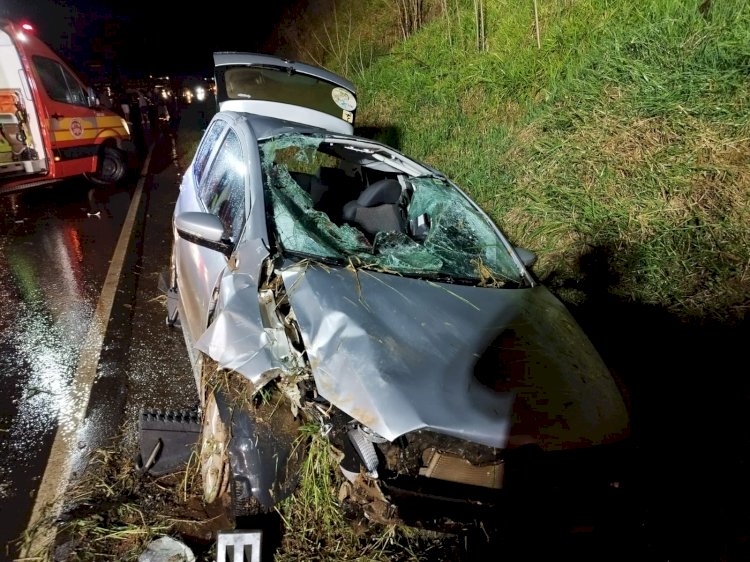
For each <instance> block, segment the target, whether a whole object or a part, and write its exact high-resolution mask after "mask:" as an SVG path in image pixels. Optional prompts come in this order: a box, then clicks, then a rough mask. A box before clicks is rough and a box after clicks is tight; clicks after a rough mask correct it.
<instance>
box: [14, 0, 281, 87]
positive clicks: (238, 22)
mask: <svg viewBox="0 0 750 562" xmlns="http://www.w3.org/2000/svg"><path fill="white" fill-rule="evenodd" d="M292 1H293V0H276V1H271V2H257V0H246V1H245V2H243V3H241V4H240V3H234V2H228V3H225V2H219V3H216V2H197V3H195V2H192V3H187V2H185V3H182V2H174V1H172V0H151V1H150V2H147V1H143V0H133V1H131V2H124V1H114V2H105V1H103V0H0V16H4V17H9V18H11V19H14V20H26V21H28V22H30V23H31V24H32V25H34V26H35V28H36V34H37V35H38V36H39V37H40V38H41V39H42V40H44V41H45V42H46V43H47V44H48V45H50V46H51V47H52V48H53V49H54V50H56V51H57V52H58V53H59V54H60V55H62V56H63V58H65V59H66V60H68V61H69V62H70V63H71V64H72V65H73V66H74V68H75V70H77V71H78V72H79V73H80V74H82V75H83V76H85V77H88V78H96V77H95V76H93V75H95V74H96V73H97V72H101V71H102V70H103V71H105V72H109V73H112V72H113V71H114V73H115V75H121V76H123V77H139V76H147V75H149V74H153V75H168V74H171V75H194V76H211V75H213V57H212V55H213V52H214V51H256V52H257V51H272V49H269V48H264V47H265V42H266V40H267V37H268V35H269V33H270V32H271V30H272V29H273V28H274V27H275V26H276V25H277V22H278V20H279V18H280V14H281V11H282V9H283V7H284V6H285V5H286V4H289V3H291V2H292ZM178 6H183V8H181V9H179V8H178ZM212 10H213V11H212ZM97 69H98V70H97Z"/></svg>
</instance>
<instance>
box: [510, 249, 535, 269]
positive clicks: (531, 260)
mask: <svg viewBox="0 0 750 562" xmlns="http://www.w3.org/2000/svg"><path fill="white" fill-rule="evenodd" d="M515 250H516V254H517V255H518V257H519V258H521V263H523V265H524V266H525V267H527V268H529V269H530V268H531V267H532V266H533V265H534V264H535V263H536V259H537V255H536V254H535V253H534V252H532V251H531V250H527V249H526V248H515Z"/></svg>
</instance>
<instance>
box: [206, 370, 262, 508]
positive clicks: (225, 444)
mask: <svg viewBox="0 0 750 562" xmlns="http://www.w3.org/2000/svg"><path fill="white" fill-rule="evenodd" d="M202 361H203V366H202V369H201V371H202V376H201V386H202V391H203V392H205V395H204V401H203V404H204V405H203V418H202V427H201V437H200V442H199V455H198V457H199V465H200V472H201V480H202V484H203V485H202V488H203V501H204V503H205V504H206V506H208V508H209V510H210V511H212V512H215V513H217V515H220V516H224V517H226V519H228V520H229V521H231V522H234V520H236V518H237V517H245V516H248V515H254V514H257V513H259V511H260V504H259V503H258V501H257V500H256V499H255V498H253V497H252V496H251V495H250V494H249V492H247V491H246V490H245V487H243V486H242V482H239V481H237V480H235V477H234V472H233V470H232V465H231V458H230V453H229V446H230V439H231V437H232V430H231V419H229V418H230V417H231V416H232V413H231V408H229V407H228V404H229V397H228V395H227V393H226V392H225V391H224V390H223V389H221V388H218V387H216V386H215V385H214V384H212V381H211V376H212V375H213V374H215V373H216V372H217V369H218V365H217V363H216V362H215V361H214V360H212V359H210V358H209V357H206V356H205V355H204V356H203V358H202Z"/></svg>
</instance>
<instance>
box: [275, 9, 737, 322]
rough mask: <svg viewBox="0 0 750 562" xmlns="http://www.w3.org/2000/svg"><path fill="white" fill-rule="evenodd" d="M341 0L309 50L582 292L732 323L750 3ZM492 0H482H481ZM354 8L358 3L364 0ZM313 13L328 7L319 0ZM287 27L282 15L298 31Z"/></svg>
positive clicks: (560, 284) (572, 295)
mask: <svg viewBox="0 0 750 562" xmlns="http://www.w3.org/2000/svg"><path fill="white" fill-rule="evenodd" d="M399 4H401V5H404V4H406V3H397V2H395V0H394V1H388V0H381V1H380V2H379V3H378V7H379V8H380V9H373V7H372V6H370V7H369V9H368V12H367V14H368V15H367V17H365V18H363V17H362V13H361V12H362V11H363V10H360V9H359V8H351V9H350V8H348V7H345V6H342V5H340V6H339V7H338V8H336V9H335V10H334V11H333V13H334V15H328V17H327V20H325V21H320V20H319V21H318V26H317V28H316V29H315V30H314V31H312V32H311V31H310V30H308V34H307V35H306V36H307V37H308V38H312V39H310V40H308V41H307V42H301V41H299V40H296V41H295V36H292V35H287V37H286V40H287V49H291V50H293V51H294V52H293V53H290V54H294V55H296V56H299V57H302V58H305V59H307V60H309V59H310V58H312V59H314V60H316V61H317V62H320V63H324V64H326V65H327V66H329V67H330V68H331V69H332V70H335V71H338V72H341V73H343V74H344V75H347V76H349V77H350V78H351V79H353V80H354V82H355V83H356V85H357V86H358V89H359V95H360V109H359V115H358V119H359V124H360V125H363V126H367V127H371V128H374V129H375V130H376V131H378V130H379V131H380V138H381V139H383V140H385V141H386V142H389V143H391V144H394V145H397V147H398V148H400V149H401V150H403V151H404V152H406V153H407V154H409V155H412V156H414V157H416V158H418V159H421V160H423V161H425V162H427V163H429V164H432V165H433V166H435V167H437V168H438V169H441V170H442V171H444V172H445V173H447V174H448V175H449V176H450V177H451V178H452V179H454V181H456V183H458V184H459V185H461V186H462V187H464V188H465V189H466V190H467V191H468V192H469V193H470V194H471V195H472V196H473V197H474V198H475V199H476V200H477V201H478V202H479V204H480V205H481V206H482V207H483V208H484V209H486V210H487V211H489V212H490V214H491V215H492V217H493V218H494V219H495V220H496V221H497V222H498V224H499V225H501V227H502V228H503V229H504V230H505V231H506V233H508V234H509V236H510V237H511V239H512V240H513V241H514V242H515V243H516V244H518V245H521V246H524V247H527V248H531V249H533V250H535V251H537V252H538V253H539V256H540V260H539V263H538V265H537V267H536V271H537V274H538V275H539V276H540V277H541V278H542V280H544V281H547V282H548V284H550V285H551V286H552V287H553V288H556V289H558V290H559V293H560V295H561V296H562V297H563V298H564V299H565V300H566V301H568V302H569V303H573V304H580V303H581V302H583V301H585V299H586V298H587V294H586V293H587V289H586V288H585V287H584V290H579V289H580V288H581V287H582V286H583V285H585V284H583V285H582V284H581V282H582V281H585V280H586V279H587V277H590V276H591V275H590V272H589V271H587V267H588V265H589V264H590V263H591V260H590V259H588V257H590V256H595V257H596V262H597V267H598V269H599V270H600V271H599V273H601V272H603V273H604V275H598V279H597V282H599V283H600V284H601V286H599V287H598V288H597V289H596V290H597V291H603V292H607V293H609V294H610V295H612V296H615V297H617V298H620V299H623V300H625V301H633V302H637V303H640V304H649V305H655V306H658V307H660V308H663V309H665V310H667V311H668V312H669V313H670V314H673V315H675V316H677V317H680V318H682V319H693V320H695V319H711V320H718V321H720V322H722V323H732V322H735V321H737V320H740V319H743V318H744V317H745V315H746V313H747V307H748V298H749V297H750V252H749V251H748V248H750V227H748V224H750V220H749V219H750V171H748V162H749V161H750V100H749V97H750V79H749V74H750V4H748V3H747V2H744V1H743V0H714V1H710V0H708V1H698V0H694V1H688V2H685V1H682V0H679V1H678V0H651V1H641V2H631V1H628V0H577V1H570V0H568V1H562V2H539V3H538V19H539V39H540V47H538V45H537V38H536V26H535V18H534V3H533V1H532V0H529V1H528V2H520V3H519V2H516V1H510V0H492V1H485V2H484V6H485V8H484V11H483V20H484V29H485V31H484V34H483V35H484V37H485V39H484V45H485V48H484V49H478V47H477V25H476V24H477V21H478V18H477V17H476V16H475V11H474V5H475V3H473V2H468V1H467V0H459V1H457V2H452V1H450V0H446V1H437V0H436V1H434V2H430V1H428V0H424V1H423V2H422V5H423V13H424V14H425V16H424V17H423V18H422V19H423V21H426V23H424V24H423V27H421V29H419V30H417V31H416V32H414V33H412V34H411V35H410V36H409V37H407V38H406V39H405V40H402V39H400V38H399V34H402V32H401V29H402V28H401V27H399V19H398V10H397V6H398V5H399ZM480 4H481V3H480ZM351 10H354V12H351ZM313 15H314V14H313ZM282 35H283V33H282Z"/></svg>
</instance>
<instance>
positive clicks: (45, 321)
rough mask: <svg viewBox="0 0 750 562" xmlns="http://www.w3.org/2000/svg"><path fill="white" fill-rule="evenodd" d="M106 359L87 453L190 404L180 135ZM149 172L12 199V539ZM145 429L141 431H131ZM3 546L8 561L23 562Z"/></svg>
mask: <svg viewBox="0 0 750 562" xmlns="http://www.w3.org/2000/svg"><path fill="white" fill-rule="evenodd" d="M148 172H149V173H148V175H147V177H146V178H144V182H143V184H142V186H143V191H142V195H141V198H140V205H139V206H138V209H137V213H136V215H135V217H136V218H135V221H134V223H133V232H132V235H131V236H130V239H129V244H128V247H127V251H126V252H125V260H124V264H123V269H122V273H121V275H120V278H119V282H118V284H117V290H116V293H115V296H114V301H113V305H112V315H111V318H110V321H109V324H108V327H107V330H106V333H105V336H104V345H103V347H102V350H101V355H100V356H99V363H98V367H97V369H96V381H95V383H94V386H93V389H92V392H91V399H90V402H89V404H88V410H87V412H86V419H85V423H84V425H85V427H84V431H83V435H85V436H86V437H85V439H83V440H81V441H80V442H79V443H78V448H79V450H80V455H81V456H83V455H84V454H85V453H86V452H87V451H91V450H93V449H95V448H98V447H101V446H106V444H107V440H108V438H109V437H112V436H114V435H115V434H118V433H120V432H121V431H122V429H123V427H124V426H128V424H130V425H132V424H134V423H135V420H136V419H137V414H138V411H139V409H140V408H141V407H144V408H188V407H191V406H193V405H194V404H195V393H194V383H193V379H192V375H191V374H190V370H189V364H188V360H187V356H186V353H185V347H184V346H185V344H184V341H183V339H182V335H181V333H180V332H179V331H175V330H170V329H168V328H167V327H166V325H165V321H164V317H165V316H164V315H165V305H164V300H163V293H162V292H161V290H160V287H159V282H158V281H159V274H160V273H161V272H162V271H164V270H165V268H166V266H167V264H168V263H169V257H168V256H169V249H170V245H171V238H170V237H171V232H170V224H171V221H170V215H171V211H172V209H173V208H174V201H175V199H176V195H177V192H178V181H179V170H178V169H177V166H176V152H175V146H174V138H173V137H171V136H170V135H162V136H161V137H159V139H158V142H156V143H155V144H154V149H153V152H152V154H151V159H150V166H149V170H148ZM136 183H137V178H134V179H133V181H132V182H130V183H128V184H124V185H122V186H117V187H97V188H95V189H91V186H90V185H89V184H87V183H86V182H83V181H75V182H67V183H65V184H57V185H55V186H54V187H51V188H44V189H40V190H34V191H28V192H23V193H19V194H13V195H3V196H1V197H0V298H1V299H2V302H3V306H2V307H0V378H1V380H2V388H3V392H2V393H0V458H2V459H3V462H2V463H0V521H1V522H2V525H0V544H2V545H3V546H5V545H9V544H10V542H11V541H13V540H14V539H16V538H17V537H18V536H19V534H20V533H21V532H23V530H24V529H25V527H26V525H27V522H28V519H29V516H30V513H31V510H32V506H33V502H34V495H35V493H36V491H37V489H38V486H39V482H40V480H41V477H42V475H43V473H44V470H45V465H46V462H47V457H48V454H49V449H50V446H51V444H52V442H53V439H54V435H55V431H56V429H57V427H58V423H59V422H60V421H64V420H65V419H66V415H68V414H69V412H70V411H71V410H72V409H73V408H75V407H76V406H80V405H79V404H75V401H76V400H79V399H80V398H78V397H76V396H75V395H74V394H72V393H71V392H70V389H71V387H72V383H73V379H74V377H75V375H76V369H77V362H78V360H79V358H80V357H81V353H82V351H83V350H82V346H83V343H84V341H85V339H86V337H85V336H86V333H87V331H88V329H89V325H90V323H91V321H92V318H93V316H94V311H95V309H96V307H97V302H98V301H99V299H100V296H101V292H102V288H103V283H104V280H105V277H106V275H107V271H108V268H109V264H110V261H111V260H112V254H113V251H114V249H115V247H116V245H117V243H118V239H119V237H120V232H121V229H122V227H123V223H124V220H125V217H126V214H127V213H128V209H129V207H130V204H131V200H132V198H133V193H134V190H135V188H136ZM130 434H133V432H130ZM14 552H15V551H14V549H13V548H12V547H10V550H8V549H6V548H3V549H2V551H0V560H4V559H6V558H7V559H12V557H13V556H14Z"/></svg>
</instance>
